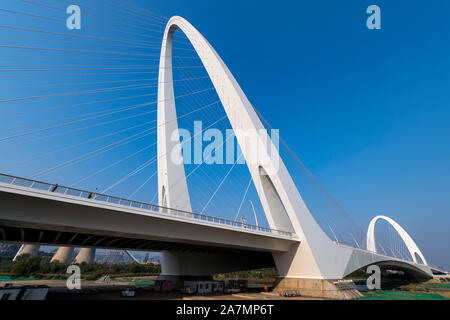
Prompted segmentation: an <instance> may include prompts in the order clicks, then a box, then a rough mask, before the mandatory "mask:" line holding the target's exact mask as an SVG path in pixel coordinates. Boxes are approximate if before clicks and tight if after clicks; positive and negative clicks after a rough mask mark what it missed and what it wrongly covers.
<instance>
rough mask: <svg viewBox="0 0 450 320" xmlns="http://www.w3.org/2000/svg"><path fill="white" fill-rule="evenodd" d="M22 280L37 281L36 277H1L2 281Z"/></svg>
mask: <svg viewBox="0 0 450 320" xmlns="http://www.w3.org/2000/svg"><path fill="white" fill-rule="evenodd" d="M22 280H37V278H35V277H17V278H14V277H11V276H0V281H22Z"/></svg>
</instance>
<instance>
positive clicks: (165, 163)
mask: <svg viewBox="0 0 450 320" xmlns="http://www.w3.org/2000/svg"><path fill="white" fill-rule="evenodd" d="M177 29H181V30H182V31H183V32H184V34H185V35H186V36H187V38H188V39H189V41H190V42H191V44H192V45H193V47H194V49H195V51H196V52H197V54H198V55H199V57H200V60H201V61H202V63H203V65H204V67H205V69H206V71H207V73H208V75H209V77H210V79H211V81H212V83H213V85H214V87H215V89H216V92H217V94H218V96H219V98H220V101H221V103H222V105H223V107H224V109H225V112H226V114H227V116H228V119H229V121H230V123H231V126H232V128H233V130H234V132H235V133H236V136H237V139H238V143H239V145H240V147H241V149H242V151H243V154H244V157H245V160H246V162H247V165H248V168H249V171H250V174H251V176H252V179H253V182H254V184H255V186H256V190H257V192H258V195H259V197H260V199H261V203H262V205H263V208H264V211H265V214H266V217H267V220H268V221H269V225H270V227H271V228H272V229H282V230H286V231H293V232H295V233H296V234H297V236H298V237H299V239H300V241H301V244H300V245H299V246H296V247H294V248H292V250H291V252H289V253H287V254H286V253H284V254H281V253H280V254H275V255H274V258H275V262H276V264H277V268H278V270H279V272H280V273H281V275H282V276H284V277H306V278H341V277H342V276H343V273H344V270H345V266H346V264H345V260H346V259H347V260H348V259H349V257H350V254H351V252H348V251H347V250H340V247H337V246H336V245H335V244H334V243H333V242H332V241H331V240H330V239H329V238H328V237H327V235H326V234H325V233H324V232H323V230H322V229H321V228H320V227H319V225H318V224H317V223H316V221H315V220H314V218H313V217H312V215H311V214H310V212H309V210H308V208H307V207H306V205H305V203H304V201H303V199H302V197H301V195H300V193H299V191H298V190H297V187H296V185H295V184H294V182H293V180H292V178H291V176H290V175H289V173H288V171H287V169H286V167H285V165H284V163H283V161H282V160H281V158H280V156H279V154H278V151H276V148H275V147H274V145H273V143H272V141H271V140H270V138H269V136H268V134H267V132H266V130H265V128H264V126H263V124H262V123H261V121H260V119H259V117H258V115H257V114H256V112H255V110H254V109H253V106H252V105H251V103H250V102H249V101H248V99H247V97H246V95H245V94H244V92H243V91H242V89H241V88H240V86H239V84H238V83H237V81H236V79H235V78H234V77H233V75H232V74H231V72H230V71H229V69H228V68H227V66H226V65H225V63H224V62H223V61H222V59H221V58H220V56H219V55H218V54H217V53H216V51H215V50H214V48H213V47H212V46H211V45H210V44H209V43H208V41H207V40H206V39H205V38H204V37H203V36H202V35H201V34H200V33H199V32H198V31H197V30H196V29H195V28H194V27H193V26H192V25H191V24H190V23H189V22H187V21H186V20H185V19H183V18H181V17H178V16H175V17H172V18H171V19H170V20H169V22H168V24H167V26H166V30H165V33H164V38H163V44H162V51H161V61H160V74H159V75H160V78H159V90H158V101H159V103H158V126H161V128H163V129H161V130H160V131H159V132H158V159H163V160H161V161H159V162H158V166H159V167H158V171H159V172H158V174H159V176H160V179H159V190H160V197H159V200H160V204H161V205H167V206H168V207H172V208H176V207H179V208H181V209H185V210H189V209H190V204H189V202H188V201H187V199H186V198H181V199H180V200H179V199H178V197H179V196H181V195H183V197H188V190H187V186H186V183H185V176H184V166H183V163H180V164H173V163H170V157H168V156H165V155H170V154H171V152H172V150H174V149H175V150H177V149H178V150H181V146H180V142H179V141H175V142H173V140H172V141H171V139H170V138H171V135H172V133H173V130H176V129H177V125H175V123H176V121H173V122H171V124H170V126H168V125H163V121H167V120H171V119H176V111H175V110H176V108H175V100H174V94H173V80H172V63H171V61H172V50H171V49H172V39H173V34H174V33H175V31H176V30H177ZM171 130H172V132H171ZM242 131H245V132H248V131H250V134H253V139H252V140H251V143H250V144H249V143H247V141H246V137H245V135H243V134H238V132H242ZM261 133H262V134H261ZM255 150H257V152H255ZM255 153H256V154H257V155H256V154H255ZM255 157H256V158H255ZM255 159H256V160H255ZM178 181H181V183H179V182H178ZM172 182H178V183H176V184H175V185H176V187H177V188H179V189H178V190H177V191H176V192H175V191H174V190H172V189H171V183H172ZM180 185H181V186H180ZM171 197H175V198H171ZM338 251H342V252H339V253H338ZM336 255H340V256H341V259H340V260H339V261H338V262H337V261H336ZM336 263H337V264H336Z"/></svg>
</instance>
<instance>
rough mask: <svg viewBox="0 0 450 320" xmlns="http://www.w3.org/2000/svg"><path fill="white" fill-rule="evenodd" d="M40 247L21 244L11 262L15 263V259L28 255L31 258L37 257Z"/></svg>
mask: <svg viewBox="0 0 450 320" xmlns="http://www.w3.org/2000/svg"><path fill="white" fill-rule="evenodd" d="M39 247H40V245H38V244H23V245H22V246H21V247H20V248H19V250H18V251H17V253H16V256H15V257H14V259H13V261H17V258H18V257H20V256H21V255H23V254H29V255H32V256H37V255H38V252H39Z"/></svg>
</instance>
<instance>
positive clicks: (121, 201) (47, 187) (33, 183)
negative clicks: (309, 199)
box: [0, 173, 293, 237]
mask: <svg viewBox="0 0 450 320" xmlns="http://www.w3.org/2000/svg"><path fill="white" fill-rule="evenodd" d="M0 182H2V183H6V184H12V185H17V186H22V187H26V188H32V189H38V190H42V191H48V192H52V193H58V194H63V195H69V196H73V197H79V198H83V199H86V200H88V201H101V202H107V203H112V204H116V205H120V206H124V207H132V208H136V209H141V210H148V211H152V213H154V212H155V211H156V212H159V213H160V214H165V215H170V216H176V217H179V218H182V219H187V220H200V221H204V222H209V223H213V224H220V225H226V226H231V227H236V228H242V229H247V230H252V231H257V232H264V233H273V234H278V235H282V236H286V237H292V236H293V234H292V233H291V232H287V231H281V230H275V229H270V228H266V227H260V226H255V225H251V224H244V223H241V222H236V221H233V220H227V219H223V218H217V217H213V216H207V215H204V214H198V213H193V212H188V211H183V210H179V209H173V208H167V207H162V206H159V205H155V204H150V203H146V202H140V201H134V200H130V199H125V198H120V197H115V196H110V195H106V194H101V193H96V192H91V191H86V190H81V189H76V188H72V187H66V186H60V185H58V184H51V183H47V182H42V181H37V180H31V179H27V178H21V177H15V176H11V175H7V174H2V173H0Z"/></svg>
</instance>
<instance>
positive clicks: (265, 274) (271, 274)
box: [214, 268, 278, 281]
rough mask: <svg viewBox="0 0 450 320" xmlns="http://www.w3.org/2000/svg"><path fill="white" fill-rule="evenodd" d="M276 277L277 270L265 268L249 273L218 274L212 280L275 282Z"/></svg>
mask: <svg viewBox="0 0 450 320" xmlns="http://www.w3.org/2000/svg"><path fill="white" fill-rule="evenodd" d="M277 277H278V272H277V269H275V268H266V269H256V270H250V271H238V272H230V273H220V274H216V275H214V280H228V279H247V280H265V281H267V280H275V279H276V278H277Z"/></svg>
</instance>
